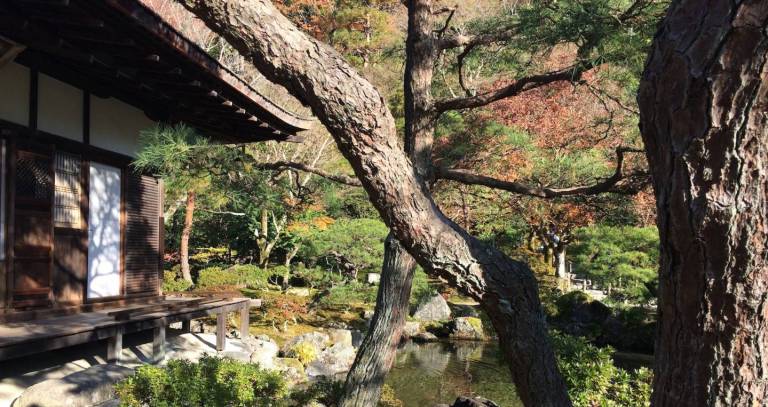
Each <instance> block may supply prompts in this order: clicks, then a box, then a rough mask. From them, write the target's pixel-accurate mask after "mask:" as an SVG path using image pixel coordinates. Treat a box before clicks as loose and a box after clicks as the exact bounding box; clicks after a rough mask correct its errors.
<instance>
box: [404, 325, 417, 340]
mask: <svg viewBox="0 0 768 407" xmlns="http://www.w3.org/2000/svg"><path fill="white" fill-rule="evenodd" d="M419 332H421V323H420V322H419V321H406V322H405V326H403V337H405V338H413V337H414V336H416V335H418V334H419Z"/></svg>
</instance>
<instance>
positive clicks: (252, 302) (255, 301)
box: [248, 298, 262, 308]
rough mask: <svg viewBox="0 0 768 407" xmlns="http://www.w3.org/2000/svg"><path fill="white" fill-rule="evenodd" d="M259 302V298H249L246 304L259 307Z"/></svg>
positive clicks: (260, 301) (260, 302)
mask: <svg viewBox="0 0 768 407" xmlns="http://www.w3.org/2000/svg"><path fill="white" fill-rule="evenodd" d="M261 304H262V300H261V298H251V300H250V301H248V306H249V307H251V308H261Z"/></svg>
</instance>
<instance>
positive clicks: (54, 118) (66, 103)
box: [37, 74, 83, 141]
mask: <svg viewBox="0 0 768 407" xmlns="http://www.w3.org/2000/svg"><path fill="white" fill-rule="evenodd" d="M37 100H38V105H37V128H39V129H40V130H42V131H45V132H48V133H51V134H55V135H57V136H61V137H66V138H68V139H71V140H75V141H83V91H81V90H80V89H78V88H75V87H73V86H70V85H68V84H66V83H64V82H61V81H58V80H56V79H54V78H51V77H50V76H47V75H43V74H40V77H39V79H38V99H37Z"/></svg>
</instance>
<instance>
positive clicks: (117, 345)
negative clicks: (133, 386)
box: [107, 331, 123, 365]
mask: <svg viewBox="0 0 768 407" xmlns="http://www.w3.org/2000/svg"><path fill="white" fill-rule="evenodd" d="M122 353H123V333H122V332H121V331H118V332H117V333H116V334H115V336H112V337H110V338H109V339H108V340H107V363H114V364H116V365H119V364H120V362H121V360H120V359H121V355H122Z"/></svg>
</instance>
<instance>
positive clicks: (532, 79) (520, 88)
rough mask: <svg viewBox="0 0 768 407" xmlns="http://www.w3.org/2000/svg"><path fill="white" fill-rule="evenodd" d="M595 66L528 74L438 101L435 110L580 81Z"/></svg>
mask: <svg viewBox="0 0 768 407" xmlns="http://www.w3.org/2000/svg"><path fill="white" fill-rule="evenodd" d="M594 66H595V64H594V63H593V62H583V63H580V64H577V65H573V66H570V67H568V68H564V69H561V70H557V71H551V72H547V73H543V74H538V75H531V76H527V77H525V78H521V79H518V80H516V81H515V82H513V83H511V84H510V85H507V86H505V87H502V88H500V89H496V90H493V91H490V92H486V93H482V94H480V95H475V96H469V97H461V98H454V99H447V100H441V101H437V102H435V111H436V112H437V113H438V114H439V113H444V112H447V111H449V110H462V109H473V108H476V107H482V106H485V105H488V104H490V103H493V102H496V101H499V100H502V99H506V98H508V97H512V96H517V95H519V94H521V93H523V92H525V91H528V90H531V89H535V88H538V87H541V86H544V85H547V84H550V83H553V82H559V81H571V82H573V81H578V80H579V79H581V76H582V75H583V74H584V72H586V71H588V70H590V69H592V68H593V67H594Z"/></svg>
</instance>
